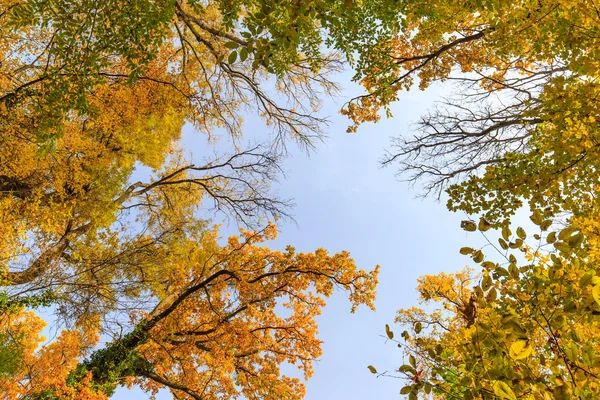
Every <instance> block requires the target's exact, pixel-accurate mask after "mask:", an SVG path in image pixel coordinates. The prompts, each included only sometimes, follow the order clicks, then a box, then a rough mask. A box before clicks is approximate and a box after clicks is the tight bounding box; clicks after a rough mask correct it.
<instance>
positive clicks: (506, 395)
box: [492, 381, 517, 400]
mask: <svg viewBox="0 0 600 400" xmlns="http://www.w3.org/2000/svg"><path fill="white" fill-rule="evenodd" d="M492 389H493V390H494V394H495V395H496V396H498V397H500V399H502V400H517V396H515V392H513V391H512V389H511V388H510V386H508V385H507V384H506V383H504V382H502V381H492Z"/></svg>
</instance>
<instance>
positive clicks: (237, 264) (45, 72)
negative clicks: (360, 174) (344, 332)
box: [0, 0, 395, 399]
mask: <svg viewBox="0 0 600 400" xmlns="http://www.w3.org/2000/svg"><path fill="white" fill-rule="evenodd" d="M391 7H392V6H391V5H390V4H387V2H385V1H382V2H367V3H365V4H362V5H361V4H358V3H357V4H355V5H354V6H353V7H348V5H347V4H346V2H337V1H328V2H296V3H294V4H291V3H290V4H289V5H287V6H285V5H282V4H279V3H273V2H268V1H267V2H262V1H261V2H259V1H243V2H229V1H211V2H206V1H202V2H200V1H187V2H183V1H181V2H180V1H150V0H139V1H130V2H121V1H102V2H96V1H86V0H83V1H77V2H73V1H65V0H51V1H37V0H28V1H23V2H20V1H13V0H0V57H1V60H0V143H1V144H0V146H1V152H0V161H1V162H0V215H1V216H2V218H1V221H2V222H0V231H1V235H0V254H1V265H0V289H1V290H0V326H1V328H0V361H3V362H2V366H1V367H0V391H1V392H2V393H3V395H5V396H6V397H8V398H32V399H56V398H82V399H84V398H87V399H103V398H106V397H109V396H110V395H111V394H112V393H113V392H114V390H115V388H116V387H117V386H119V385H137V386H140V387H142V388H143V389H144V390H146V391H147V392H149V393H155V392H156V391H158V390H159V389H160V388H168V389H170V390H171V392H172V394H173V395H174V397H177V398H202V399H208V398H219V399H221V398H239V397H240V396H243V397H244V398H249V399H252V398H256V399H258V398H260V399H266V398H273V399H282V398H283V399H298V398H301V397H302V396H303V393H304V386H303V382H302V379H297V378H293V377H288V376H286V374H285V373H284V372H282V370H281V365H282V364H289V365H292V366H297V367H298V368H299V369H300V370H301V372H302V374H303V378H308V377H310V375H311V374H312V362H313V360H314V359H315V358H317V357H318V356H319V355H320V341H319V340H318V339H317V336H316V334H317V326H316V323H315V321H314V318H315V316H316V315H318V314H319V312H320V309H321V308H322V307H323V306H324V304H325V303H324V298H326V297H328V296H330V295H331V294H332V291H333V289H334V288H336V287H338V288H342V289H344V290H346V291H347V292H348V293H349V300H350V303H351V304H352V307H353V309H354V307H357V306H359V305H361V304H365V305H367V306H369V307H371V308H372V307H373V300H374V295H375V294H374V293H375V292H374V287H375V284H376V282H377V279H376V276H377V269H375V270H373V271H371V272H365V271H363V270H358V269H357V268H356V266H355V265H354V262H353V261H352V260H351V258H350V257H349V255H348V253H345V252H343V253H340V254H336V255H328V254H327V252H326V251H325V250H322V249H321V250H316V251H315V252H314V253H308V254H304V253H296V252H295V251H294V249H293V248H292V247H288V248H287V249H286V250H285V251H281V252H279V251H274V250H270V249H268V248H267V247H264V246H262V245H260V243H261V242H263V241H265V240H269V239H273V238H274V236H275V227H274V226H273V225H271V224H268V225H267V226H266V228H263V229H259V228H260V227H261V226H262V227H264V226H265V224H266V221H267V220H273V219H277V218H281V217H285V216H287V215H288V213H289V208H288V207H289V205H290V204H289V202H287V201H285V200H282V199H279V198H277V197H276V196H275V195H274V194H273V193H272V192H271V191H270V185H271V184H272V182H273V181H275V180H276V179H277V177H278V176H279V172H280V167H279V161H280V159H281V156H282V154H283V153H284V152H285V146H286V144H287V143H288V142H289V140H290V138H291V139H292V140H296V141H297V142H299V143H300V144H301V145H304V146H306V147H311V146H312V145H313V143H314V141H315V139H316V138H319V137H320V134H321V127H322V125H323V124H324V123H325V120H324V119H322V118H320V117H319V116H318V114H317V110H318V107H319V105H320V101H321V99H322V97H323V96H324V95H329V94H331V93H334V92H335V91H336V84H335V83H334V82H333V81H331V80H330V79H329V78H328V76H329V74H330V73H331V72H335V71H337V70H338V69H339V68H340V66H341V65H342V60H343V54H338V52H341V53H345V54H346V56H348V57H350V56H352V57H353V56H355V55H356V53H357V51H358V50H359V49H361V51H362V49H367V48H368V47H364V44H365V43H370V41H371V40H372V37H373V36H374V32H375V30H377V32H379V34H382V35H383V34H384V31H385V30H386V29H387V30H388V31H391V30H392V28H393V26H395V25H394V24H395V22H394V21H395V18H390V17H389V16H393V15H394V14H393V13H391V12H390V9H391ZM386 13H388V14H389V15H388V16H387V17H386V18H387V19H388V21H389V22H388V23H386V24H383V25H381V24H375V22H374V21H377V20H378V19H381V20H382V21H383V20H384V19H383V16H385V15H384V14H386ZM379 17H381V18H379ZM366 21H371V24H370V25H365V26H364V28H361V29H358V27H359V26H360V25H361V24H363V23H365V22H366ZM325 46H330V47H331V48H334V49H337V51H338V52H335V51H332V52H328V51H324V48H325ZM248 111H252V112H254V113H255V114H257V115H260V116H261V117H262V118H263V119H264V120H265V122H266V123H267V124H268V125H270V126H271V127H272V128H273V132H274V135H272V136H271V137H270V138H269V141H268V142H267V143H264V144H262V145H248V146H246V145H243V142H242V141H243V140H244V135H243V132H244V127H243V115H244V113H246V112H248ZM185 123H191V124H193V125H194V127H195V128H196V129H197V130H198V131H200V132H203V133H205V134H206V135H207V137H208V139H209V140H208V142H210V141H211V139H213V138H214V137H215V136H218V134H219V132H223V131H224V132H226V134H227V135H228V138H230V139H232V141H233V147H234V151H233V153H231V154H221V155H219V156H216V157H215V158H214V159H212V160H207V161H206V162H204V163H194V162H191V161H189V160H188V159H187V158H186V157H185V152H184V150H183V149H182V148H181V145H180V142H179V139H180V135H181V129H182V126H183V125H184V124H185ZM140 171H142V172H144V171H147V172H144V173H141V172H140ZM140 175H142V177H141V178H140ZM138 179H139V180H138ZM211 202H212V205H213V208H214V209H216V210H218V211H222V212H223V214H224V215H225V216H227V217H229V218H232V219H234V220H236V221H238V222H239V223H240V224H241V225H242V226H245V227H246V228H247V229H249V231H242V233H241V238H237V237H232V238H229V240H228V242H227V243H226V244H223V243H221V242H220V241H219V239H218V233H217V230H216V228H212V227H211V225H210V222H209V221H208V220H207V219H206V214H205V213H204V212H203V210H204V207H203V206H204V205H205V204H206V203H211ZM43 308H45V309H46V310H47V311H48V310H49V311H50V312H52V313H53V314H54V316H55V318H56V324H58V326H59V327H60V328H61V330H60V332H59V334H58V336H57V337H56V338H55V339H54V340H52V341H51V342H49V343H46V342H45V339H44V338H43V337H42V336H41V332H42V329H43V327H44V320H43V318H42V317H41V316H40V315H39V314H38V311H39V310H40V309H43ZM63 328H64V329H63ZM101 339H102V340H103V341H105V342H107V343H106V344H105V345H104V347H103V348H99V345H100V342H99V341H100V340H101ZM5 361H9V362H5Z"/></svg>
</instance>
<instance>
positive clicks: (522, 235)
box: [517, 227, 527, 240]
mask: <svg viewBox="0 0 600 400" xmlns="http://www.w3.org/2000/svg"><path fill="white" fill-rule="evenodd" d="M517 236H518V237H520V238H521V239H523V240H525V238H526V237H527V234H526V233H525V229H523V228H521V227H518V228H517Z"/></svg>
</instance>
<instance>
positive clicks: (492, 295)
mask: <svg viewBox="0 0 600 400" xmlns="http://www.w3.org/2000/svg"><path fill="white" fill-rule="evenodd" d="M497 296H498V292H497V291H496V288H491V289H490V291H489V292H488V294H487V295H486V296H485V300H486V301H487V302H488V303H493V302H494V301H496V297H497Z"/></svg>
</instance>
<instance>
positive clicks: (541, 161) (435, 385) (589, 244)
mask: <svg viewBox="0 0 600 400" xmlns="http://www.w3.org/2000/svg"><path fill="white" fill-rule="evenodd" d="M597 11H598V8H597V5H596V4H595V3H594V2H592V1H574V2H569V1H567V2H558V1H546V2H539V1H526V2H518V3H514V2H512V3H506V2H504V3H502V2H499V1H494V0H492V1H484V2H481V1H472V2H466V3H465V2H460V3H459V2H453V1H437V2H433V3H428V4H423V3H422V2H416V1H406V2H402V3H401V5H400V6H399V11H398V12H399V15H400V18H401V19H402V24H403V30H402V31H401V32H400V33H399V34H398V35H397V37H396V38H395V39H392V40H391V41H387V42H386V41H382V42H381V44H380V48H381V49H384V50H385V51H387V57H382V58H381V59H380V60H379V61H380V67H379V70H374V71H372V72H370V73H367V74H366V75H365V76H364V78H363V80H362V83H363V85H364V86H365V88H366V89H367V93H366V94H364V95H362V96H359V97H357V98H356V99H354V100H353V101H351V102H349V103H348V104H347V105H346V107H345V109H344V113H345V114H347V115H348V116H350V118H351V119H352V121H353V123H354V125H353V126H352V127H350V130H355V129H356V126H357V125H358V124H361V123H363V122H367V121H376V120H377V119H378V118H379V114H378V112H379V111H380V110H381V109H383V110H386V111H388V112H389V106H390V104H391V103H392V102H393V101H396V100H398V99H399V98H401V92H402V91H403V90H409V89H410V88H412V87H413V85H415V84H418V86H419V88H420V89H426V88H427V87H429V86H430V85H432V84H434V83H436V82H443V81H454V82H457V83H458V88H459V90H460V92H458V94H456V95H454V96H453V97H451V98H450V99H447V100H445V101H444V102H443V103H441V104H440V105H439V106H438V107H437V108H436V109H435V110H434V111H432V112H431V113H430V114H429V115H426V116H424V117H423V118H422V119H421V120H420V122H419V124H418V132H417V134H416V135H415V136H414V137H409V136H408V135H404V136H403V137H401V138H398V139H397V140H396V141H395V148H394V149H393V150H391V151H390V152H389V154H388V155H387V156H386V158H385V159H384V164H393V163H398V164H399V165H400V171H399V176H401V177H404V178H406V179H408V180H413V181H416V180H419V179H424V180H425V182H426V183H425V189H426V192H427V193H430V192H434V193H435V194H437V195H438V196H439V195H441V193H443V191H444V190H446V193H447V194H448V196H449V201H448V208H449V209H450V210H453V211H457V210H461V211H464V212H466V213H467V214H468V215H470V217H471V218H474V219H477V218H479V216H482V218H481V219H480V222H479V224H478V223H477V222H475V221H465V222H464V223H463V227H464V228H465V229H466V230H468V231H476V230H478V229H479V230H481V231H483V232H485V231H487V230H488V229H490V228H492V227H493V228H498V229H501V232H502V237H500V238H499V242H498V244H497V245H494V246H487V248H488V249H491V250H492V252H491V253H492V254H494V253H495V250H497V251H498V252H499V254H500V256H499V257H500V258H498V257H494V256H493V255H492V256H490V255H489V254H484V253H483V251H486V253H487V250H486V249H473V248H470V247H465V248H463V249H461V253H463V254H465V255H469V256H471V258H472V260H473V262H475V263H476V264H480V265H481V268H478V270H477V272H474V271H473V270H469V271H463V272H459V273H455V274H441V275H439V276H432V277H425V278H423V279H422V280H421V281H420V282H419V293H420V297H421V300H423V301H424V302H426V303H434V304H437V305H438V306H439V308H438V309H436V311H426V310H429V308H425V309H421V308H414V309H409V310H401V311H400V313H399V315H398V319H397V321H398V322H399V323H401V324H404V325H405V327H406V331H405V332H403V334H402V336H403V338H404V339H405V342H404V341H400V343H399V344H400V345H401V346H402V347H403V348H404V350H405V355H406V356H407V358H408V362H406V363H404V365H402V366H401V367H400V369H399V371H398V372H399V374H398V375H400V376H403V377H406V378H407V379H408V380H407V385H406V387H405V388H403V389H402V391H401V393H402V394H405V395H408V396H409V398H412V399H414V398H417V393H419V396H423V397H426V396H427V395H429V396H430V397H434V398H435V397H437V398H444V399H471V398H477V399H521V398H522V399H568V398H576V399H592V398H597V397H598V376H599V375H598V373H599V371H598V366H599V364H598V361H597V359H596V356H595V354H596V353H597V351H598V343H597V337H598V332H597V330H598V320H597V315H598V314H599V311H598V299H599V298H598V293H599V290H600V286H598V282H599V280H598V278H597V274H598V269H597V262H596V260H597V254H598V225H597V218H598V210H599V207H598V202H597V198H598V186H597V182H598V175H597V173H598V164H597V160H598V154H597V148H598V139H597V137H598V134H597V133H598V125H597V120H598V112H597V107H596V103H597V98H598V96H597V93H598V82H597V81H598V70H599V69H598V63H599V60H600V59H599V58H598V52H597V51H596V49H597V48H598V37H599V36H598V35H597V32H598V30H599V28H600V24H599V17H598V15H599V14H598V12H597ZM526 203H527V206H528V207H529V208H530V210H531V212H532V213H533V215H532V221H533V222H534V224H535V225H537V226H538V227H539V232H537V233H535V235H533V237H531V236H527V235H526V233H525V231H524V230H523V229H521V228H519V229H517V230H516V235H513V234H512V232H511V230H510V229H509V227H510V224H509V222H510V217H511V216H512V215H513V214H514V213H515V211H516V210H518V209H520V208H521V207H522V206H523V205H524V204H526ZM559 225H562V226H561V227H558V226H559ZM551 228H553V229H552V230H550V229H551ZM486 235H487V234H486ZM491 243H492V240H490V244H491ZM494 248H495V249H494ZM516 250H520V252H517V251H516ZM513 252H514V254H513ZM486 256H487V257H486ZM488 257H489V258H488ZM387 336H388V338H389V339H392V340H393V331H392V330H391V329H390V328H388V329H387ZM373 371H375V372H376V370H375V369H374V368H373V369H372V372H373ZM386 374H387V373H386ZM392 375H396V374H392Z"/></svg>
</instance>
